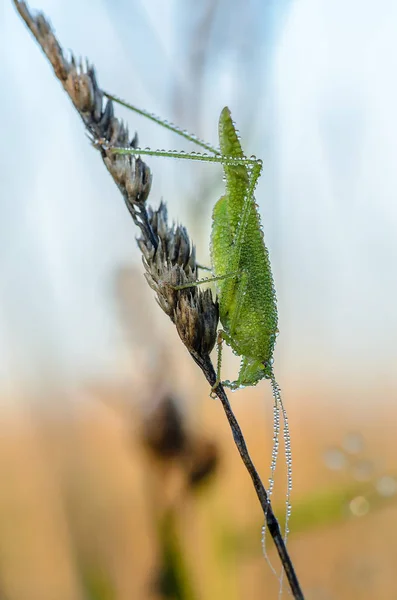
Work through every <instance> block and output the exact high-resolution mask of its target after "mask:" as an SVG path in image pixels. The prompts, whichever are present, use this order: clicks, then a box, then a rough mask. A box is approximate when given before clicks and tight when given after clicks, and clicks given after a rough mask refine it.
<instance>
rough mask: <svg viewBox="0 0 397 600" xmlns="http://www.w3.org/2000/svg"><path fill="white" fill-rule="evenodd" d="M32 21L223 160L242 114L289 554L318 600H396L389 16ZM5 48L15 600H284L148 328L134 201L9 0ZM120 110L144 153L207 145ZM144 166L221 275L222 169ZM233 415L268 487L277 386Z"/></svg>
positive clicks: (161, 330) (243, 503) (5, 449)
mask: <svg viewBox="0 0 397 600" xmlns="http://www.w3.org/2000/svg"><path fill="white" fill-rule="evenodd" d="M37 2H38V0H37ZM30 6H31V8H32V9H41V10H43V11H44V12H45V13H46V15H47V16H48V17H49V18H50V20H51V22H52V24H53V26H54V28H55V30H56V34H57V36H58V39H59V41H60V43H61V45H62V46H63V48H64V49H65V50H67V49H69V48H70V49H71V50H72V51H73V53H74V54H75V55H76V56H83V57H88V58H89V59H90V61H92V62H93V63H94V64H95V66H96V69H97V74H98V78H99V82H100V84H101V86H102V87H103V88H104V89H106V90H108V91H110V92H112V93H114V94H116V95H118V96H121V97H122V98H125V99H126V100H128V101H130V102H132V103H133V104H136V105H137V106H140V107H143V108H146V109H147V110H149V111H151V112H154V113H156V114H159V115H161V116H163V117H164V118H168V119H170V120H172V121H173V122H175V123H177V124H178V125H180V126H181V127H183V128H186V129H188V130H190V131H192V132H194V133H196V134H198V135H199V136H200V137H202V138H204V139H206V140H208V141H209V142H212V143H213V144H216V141H217V119H218V116H219V113H220V110H221V109H222V107H223V106H225V105H228V106H229V107H230V108H231V110H232V115H233V117H234V120H235V121H236V123H237V126H238V128H239V130H240V133H241V135H242V141H243V147H244V149H245V151H246V153H247V154H248V155H251V154H255V155H257V156H260V157H261V158H262V159H263V161H264V172H263V176H262V179H261V182H260V184H259V186H258V191H257V201H258V204H259V208H260V211H261V214H262V219H263V228H264V232H265V238H266V241H267V244H268V246H269V249H270V253H271V259H272V265H273V272H274V277H275V282H276V288H277V292H278V301H279V312H280V335H279V338H278V343H277V349H276V355H275V372H276V375H277V378H278V381H279V383H280V385H281V388H282V391H283V398H284V402H285V405H286V407H287V410H288V414H289V422H290V429H291V438H292V439H291V443H292V451H293V495H292V505H293V516H292V519H291V523H290V528H291V534H290V538H289V548H290V551H291V554H292V557H293V560H294V563H295V566H296V569H297V573H298V575H299V577H300V579H301V583H302V585H303V588H304V590H305V593H306V598H307V599H309V600H310V599H311V600H333V599H336V598H338V599H345V598H346V599H347V598H349V599H352V598H355V599H356V598H357V599H360V600H361V599H363V600H364V599H365V600H367V599H373V598H377V599H378V600H381V599H390V598H397V575H396V570H395V556H396V553H397V535H396V531H397V478H396V477H397V458H396V456H397V442H396V424H397V409H396V405H395V399H396V395H397V374H396V368H395V365H396V354H397V352H396V342H397V311H396V308H395V307H396V292H397V278H396V276H395V261H396V253H397V236H396V227H397V204H396V195H397V169H396V167H395V163H396V160H397V158H396V157H397V112H396V108H395V107H396V106H397V83H396V76H395V74H396V73H397V41H396V37H395V31H396V27H397V4H396V3H395V2H394V1H393V0H379V2H377V3H373V2H370V1H369V0H364V1H362V0H361V1H359V0H347V1H346V0H343V1H342V0H277V1H276V0H249V1H247V2H242V1H234V0H233V1H232V0H228V1H226V0H202V2H194V1H193V0H168V1H167V2H164V1H162V0H145V1H143V0H129V1H127V0H119V2H117V3H115V2H111V1H110V0H92V1H91V2H90V3H84V4H81V3H80V2H78V1H77V0H69V2H67V3H65V2H62V1H60V0H41V2H40V3H37V4H35V5H33V4H31V5H30ZM0 47H1V51H2V53H1V56H2V58H1V61H0V89H1V90H2V93H1V95H0V114H1V115H2V140H3V141H2V144H1V146H0V175H1V207H2V211H1V219H0V273H1V278H0V598H1V599H2V600H3V598H4V599H6V600H36V599H37V600H75V599H76V600H124V599H125V600H131V599H137V600H141V599H142V600H146V599H148V600H153V599H157V600H160V599H163V598H173V599H181V600H201V599H203V600H215V599H220V598H227V599H228V600H240V599H243V598H244V599H250V600H251V599H252V600H256V599H257V598H258V599H259V598H264V597H266V598H276V597H277V590H278V583H277V579H276V577H275V576H274V575H273V574H272V572H271V570H270V568H269V566H268V565H267V564H266V561H265V560H264V558H263V556H262V549H261V526H262V518H261V511H260V507H259V505H258V503H257V500H256V497H255V494H254V491H253V489H251V487H252V486H251V483H250V481H249V479H248V475H247V474H246V472H245V470H244V468H243V466H242V464H240V462H241V461H240V459H239V457H238V454H237V452H236V449H235V446H234V444H233V441H232V438H231V435H230V431H229V429H228V426H227V423H226V419H225V417H224V414H223V411H222V410H221V408H220V406H219V405H218V404H217V403H216V402H215V401H214V400H211V399H210V398H209V390H208V385H207V384H206V382H205V381H204V379H203V377H202V375H201V373H200V372H199V370H198V369H197V368H196V366H195V365H194V364H193V362H192V361H191V359H190V358H189V356H188V354H187V352H186V350H185V349H184V347H183V346H182V344H181V343H180V341H179V338H178V336H177V333H176V331H175V329H174V327H173V326H172V324H171V323H170V322H169V321H168V320H167V318H166V317H165V315H164V314H163V313H162V312H161V311H160V310H159V309H158V307H157V306H156V303H155V301H154V298H153V294H152V292H151V290H150V289H149V288H148V286H147V285H146V282H145V280H144V277H143V267H142V265H141V258H140V255H139V252H138V249H137V247H136V242H135V236H136V235H137V231H136V230H135V229H134V226H133V223H132V221H131V219H130V217H129V215H128V212H127V210H126V208H125V206H124V204H123V201H122V198H121V197H120V195H119V193H118V191H117V189H116V188H115V186H114V184H113V182H112V181H111V179H110V177H109V176H108V174H107V173H106V171H105V169H104V168H103V166H102V164H101V161H100V160H99V156H98V154H97V152H96V151H95V150H94V149H93V148H91V147H90V144H89V142H88V140H87V138H86V136H85V134H84V131H83V127H82V124H81V122H80V120H79V118H78V115H77V114H76V113H75V111H74V109H73V107H72V105H71V103H70V101H69V99H68V98H67V97H66V95H65V93H64V92H63V90H62V88H61V86H60V84H59V82H58V81H57V80H56V79H55V77H54V75H53V73H52V71H51V68H50V66H49V64H48V63H47V61H46V60H45V58H44V56H43V55H42V53H41V51H40V49H39V48H38V46H37V44H36V43H35V41H34V40H33V38H32V36H31V35H30V33H29V32H28V31H27V29H26V28H25V26H24V24H23V23H22V21H21V20H20V18H19V17H18V15H17V14H16V11H15V9H14V7H13V5H12V2H11V0H0ZM117 114H120V115H123V116H124V117H125V119H126V120H128V122H129V123H130V129H131V132H134V131H135V130H136V131H138V134H139V140H140V144H141V145H142V146H144V147H146V146H149V147H151V148H170V149H190V146H189V145H188V144H187V143H185V142H184V140H181V139H178V138H177V137H175V136H172V135H171V134H169V133H167V132H166V131H163V130H162V129H161V128H159V127H157V126H155V125H154V124H152V123H149V122H147V121H145V120H144V119H142V118H140V117H138V116H136V115H134V114H131V113H130V114H128V112H127V111H123V110H122V109H119V108H118V107H117ZM147 162H148V164H149V165H150V167H151V169H152V172H153V177H154V180H153V188H152V192H151V196H150V199H149V200H150V202H151V204H152V205H154V206H157V205H158V203H159V201H160V199H161V198H163V199H164V200H165V201H166V202H167V204H168V207H169V214H170V217H171V218H172V219H174V220H175V221H179V222H182V223H183V224H185V225H186V226H187V228H188V230H189V232H190V235H191V237H192V238H193V239H194V241H195V243H196V245H197V253H198V257H199V260H200V262H201V263H203V264H208V263H209V247H208V241H209V234H210V225H211V210H212V206H213V204H214V202H215V201H216V199H217V198H218V197H219V196H220V195H221V193H222V173H221V170H220V169H219V168H217V167H215V166H213V165H200V164H192V165H190V164H188V163H185V162H184V163H183V164H182V163H181V162H177V161H175V162H174V161H166V160H164V159H156V158H153V159H151V160H148V161H147ZM236 369H237V364H236V362H235V361H234V360H233V359H232V357H229V360H228V361H227V365H226V370H227V371H230V376H231V377H233V375H234V374H235V373H236ZM231 401H232V404H233V408H234V409H235V411H236V414H237V416H238V418H239V420H240V422H241V425H242V428H243V431H244V433H245V434H246V438H247V443H248V446H249V448H250V451H251V452H252V455H253V458H254V461H255V463H256V464H257V466H258V469H259V470H260V472H261V474H262V476H263V478H264V481H267V478H268V476H269V466H270V462H271V440H272V399H271V392H270V385H268V384H267V383H266V382H263V383H261V384H260V385H259V386H258V387H257V388H255V389H253V390H244V391H240V392H239V393H236V394H233V395H232V396H231ZM283 463H284V461H283V459H282V457H280V459H279V465H278V471H277V475H276V485H275V492H274V506H275V508H276V512H277V514H278V515H279V516H280V519H281V520H282V519H283V511H284V505H285V504H284V503H285V466H284V464H283ZM267 546H268V554H269V557H270V560H271V561H272V563H273V564H274V565H275V566H276V567H277V569H278V561H277V557H276V556H275V554H274V551H273V548H272V546H271V543H270V541H268V543H267ZM284 595H285V596H287V592H284Z"/></svg>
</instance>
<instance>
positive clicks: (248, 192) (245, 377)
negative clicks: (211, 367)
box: [211, 108, 277, 388]
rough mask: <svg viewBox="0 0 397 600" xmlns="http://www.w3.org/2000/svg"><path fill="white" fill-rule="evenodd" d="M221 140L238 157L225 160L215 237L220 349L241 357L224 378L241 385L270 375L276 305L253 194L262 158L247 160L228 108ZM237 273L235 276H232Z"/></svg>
mask: <svg viewBox="0 0 397 600" xmlns="http://www.w3.org/2000/svg"><path fill="white" fill-rule="evenodd" d="M219 141H220V150H221V154H222V155H223V156H224V157H230V158H233V159H235V160H236V161H237V162H236V164H233V163H232V164H231V163H230V162H228V161H227V159H226V161H225V162H224V163H223V165H224V166H223V168H224V173H225V182H226V193H225V195H224V196H222V198H220V200H218V202H217V203H216V204H215V207H214V211H213V222H212V236H211V257H212V264H213V269H214V274H215V275H216V276H217V277H222V275H225V276H226V277H225V278H224V279H220V280H219V281H218V292H219V314H220V320H221V324H222V325H223V330H222V331H220V334H219V338H218V339H219V344H218V347H219V352H221V346H220V344H221V342H222V339H224V340H225V341H226V343H227V344H228V345H230V346H231V348H232V349H233V350H234V352H235V353H236V354H238V355H239V356H241V357H242V359H241V366H240V372H239V376H238V379H237V380H236V381H235V382H225V383H226V384H227V385H229V387H232V388H236V387H240V386H246V385H255V384H256V383H257V382H258V381H259V380H260V379H262V378H264V377H271V374H272V362H273V350H274V344H275V340H276V334H277V306H276V294H275V290H274V285H273V277H272V273H271V268H270V260H269V254H268V251H267V248H266V246H265V243H264V239H263V232H262V229H261V223H260V216H259V213H258V210H257V206H256V204H255V197H254V191H255V186H256V182H257V180H258V178H259V176H260V174H261V170H262V162H261V161H260V160H257V159H255V158H251V159H246V158H245V156H244V154H243V152H242V149H241V145H240V142H239V139H238V136H237V133H236V130H235V127H234V124H233V122H232V119H231V116H230V111H229V109H228V108H224V109H223V111H222V113H221V116H220V119H219ZM238 161H242V162H238ZM233 273H235V276H232V277H229V276H228V274H233ZM220 362H221V361H220V360H219V361H218V364H219V365H220ZM218 371H219V369H218ZM219 375H220V373H219V372H218V377H219Z"/></svg>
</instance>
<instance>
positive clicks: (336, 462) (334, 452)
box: [324, 448, 346, 471]
mask: <svg viewBox="0 0 397 600" xmlns="http://www.w3.org/2000/svg"><path fill="white" fill-rule="evenodd" d="M324 462H325V464H326V466H327V467H328V469H331V470H332V471H339V470H340V469H343V468H344V467H345V466H346V456H345V455H344V454H343V452H342V451H341V450H339V448H329V449H328V450H326V451H325V452H324Z"/></svg>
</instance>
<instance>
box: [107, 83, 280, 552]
mask: <svg viewBox="0 0 397 600" xmlns="http://www.w3.org/2000/svg"><path fill="white" fill-rule="evenodd" d="M106 96H107V97H108V98H109V99H111V100H113V101H115V102H117V103H119V104H121V105H122V106H124V107H126V108H129V109H131V110H133V111H134V112H136V113H138V114H140V115H142V116H144V117H147V118H149V119H150V120H152V121H154V122H156V123H158V124H159V125H162V126H163V127H165V128H167V129H169V130H170V131H173V132H174V133H176V134H178V135H180V136H182V137H184V138H186V139H187V140H189V141H191V142H193V143H195V144H196V145H198V146H200V147H201V148H202V149H203V150H204V151H205V153H196V152H191V153H186V152H176V151H171V150H170V151H165V150H150V149H140V148H125V149H123V148H113V151H114V152H115V153H119V154H134V155H150V156H162V157H168V158H178V159H187V160H196V161H202V162H211V163H220V164H222V166H223V170H224V179H225V184H226V190H225V194H224V195H223V196H222V197H221V198H220V199H219V200H218V201H217V202H216V204H215V206H214V209H213V214H212V233H211V262H212V276H211V277H208V278H205V279H203V280H199V281H197V282H193V283H189V284H186V285H182V286H177V288H176V289H182V288H188V287H192V286H194V285H201V284H202V283H209V282H215V283H216V287H217V293H218V301H219V317H220V322H221V325H222V329H220V330H219V332H218V340H217V347H218V360H217V379H216V382H215V384H214V386H213V388H212V392H213V393H214V392H215V391H216V388H217V386H218V385H219V383H222V385H224V386H226V387H229V388H231V389H232V390H235V389H239V388H243V387H246V386H254V385H256V384H257V383H258V382H259V381H260V380H262V379H269V380H270V382H271V385H272V392H273V398H274V446H273V453H272V464H271V477H270V479H269V490H268V493H269V496H270V495H271V493H272V489H273V480H274V472H275V468H276V460H277V452H278V443H279V442H278V437H279V430H280V409H281V412H282V415H283V421H284V428H283V435H284V443H285V454H286V459H287V461H286V462H287V479H288V481H287V499H286V505H287V509H286V524H285V539H286V537H287V534H288V520H289V516H290V511H291V506H290V493H291V487H292V484H291V482H292V464H291V449H290V439H289V428H288V418H287V414H286V411H285V409H284V406H283V403H282V400H281V395H280V388H279V386H278V384H277V381H276V379H275V376H274V373H273V352H274V347H275V342H276V338H277V334H278V316H277V300H276V291H275V288H274V283H273V275H272V271H271V265H270V259H269V252H268V250H267V247H266V245H265V241H264V236H263V230H262V227H261V221H260V215H259V212H258V207H257V205H256V202H255V188H256V185H257V182H258V179H259V177H260V175H261V172H262V161H261V160H260V159H258V158H256V157H255V156H251V157H247V156H245V155H244V153H243V150H242V148H241V144H240V140H239V136H238V133H237V131H236V128H235V126H234V123H233V121H232V118H231V114H230V110H229V109H228V108H227V107H225V108H224V109H223V110H222V112H221V115H220V118H219V149H217V148H214V147H213V146H211V145H210V144H207V143H206V142H204V141H202V140H200V139H198V138H197V137H196V136H194V135H192V134H190V133H188V132H186V131H183V130H181V129H180V128H179V127H177V126H175V125H173V124H172V123H169V122H168V121H164V120H162V119H161V118H159V117H156V116H155V115H153V114H151V113H149V112H147V111H145V110H142V109H139V108H137V107H135V106H133V105H131V104H128V103H127V102H124V101H123V100H121V99H120V98H118V97H117V96H113V95H111V94H106ZM223 342H226V344H227V345H228V346H230V347H231V348H232V350H233V352H234V353H235V354H237V355H239V356H241V364H240V370H239V374H238V377H237V379H236V380H235V381H221V365H222V345H223ZM263 542H264V538H263ZM264 551H265V550H264Z"/></svg>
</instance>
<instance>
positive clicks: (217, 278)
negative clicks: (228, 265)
mask: <svg viewBox="0 0 397 600" xmlns="http://www.w3.org/2000/svg"><path fill="white" fill-rule="evenodd" d="M238 275H239V274H238V273H237V272H235V273H226V275H217V276H215V275H214V276H213V277H206V278H205V279H199V280H198V281H191V282H189V283H184V284H182V285H173V286H171V287H172V289H173V290H187V289H188V288H191V287H197V286H198V285H202V284H203V283H212V282H213V281H222V280H223V279H232V278H233V277H238Z"/></svg>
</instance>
